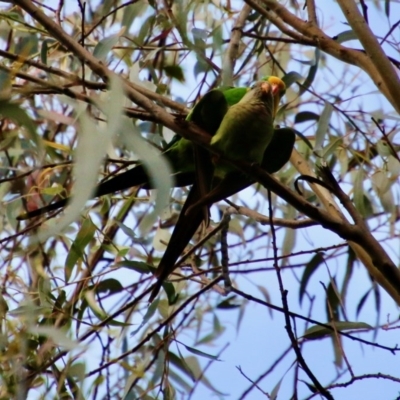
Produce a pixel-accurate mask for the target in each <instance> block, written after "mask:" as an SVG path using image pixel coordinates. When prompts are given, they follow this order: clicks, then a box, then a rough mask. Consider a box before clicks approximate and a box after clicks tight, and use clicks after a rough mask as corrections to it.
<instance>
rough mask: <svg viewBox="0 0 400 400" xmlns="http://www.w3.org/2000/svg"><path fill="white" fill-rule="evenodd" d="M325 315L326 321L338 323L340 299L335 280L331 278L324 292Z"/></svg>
mask: <svg viewBox="0 0 400 400" xmlns="http://www.w3.org/2000/svg"><path fill="white" fill-rule="evenodd" d="M326 302H327V303H326V315H327V319H328V320H331V319H333V320H334V321H339V308H340V305H341V301H340V298H339V297H338V291H337V287H336V282H335V278H332V279H331V281H330V283H329V286H328V289H327V291H326ZM331 313H332V314H331Z"/></svg>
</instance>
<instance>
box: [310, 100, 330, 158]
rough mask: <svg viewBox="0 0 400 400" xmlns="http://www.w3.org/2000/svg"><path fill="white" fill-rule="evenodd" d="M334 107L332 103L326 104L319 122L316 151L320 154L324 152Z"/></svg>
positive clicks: (316, 134)
mask: <svg viewBox="0 0 400 400" xmlns="http://www.w3.org/2000/svg"><path fill="white" fill-rule="evenodd" d="M332 112H333V106H332V104H331V103H328V102H325V107H324V109H323V110H322V113H321V117H320V118H319V121H318V127H317V132H316V133H315V146H314V151H317V152H319V151H320V150H322V148H323V145H324V141H325V136H326V134H327V133H328V130H329V122H330V120H331V116H332Z"/></svg>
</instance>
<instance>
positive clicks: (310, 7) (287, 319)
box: [0, 0, 400, 399]
mask: <svg viewBox="0 0 400 400" xmlns="http://www.w3.org/2000/svg"><path fill="white" fill-rule="evenodd" d="M48 3H49V4H48ZM72 3H74V4H73V5H72ZM99 3H100V4H99ZM322 3H323V4H322ZM396 10H397V11H399V7H398V4H395V3H394V2H392V1H390V0H385V1H378V0H374V1H372V2H369V3H368V5H367V4H366V3H365V2H364V1H360V2H359V3H357V4H356V2H355V1H354V0H338V1H337V2H333V1H326V2H315V1H314V0H307V1H305V4H304V6H303V4H302V3H301V4H299V3H298V2H297V1H290V2H278V1H276V0H261V1H256V0H246V1H245V2H241V1H228V0H227V1H208V0H203V1H198V0H191V1H190V0H168V1H167V0H166V1H154V0H152V1H151V0H149V1H144V0H136V1H135V0H134V1H127V2H120V1H109V0H106V1H103V2H98V1H87V2H82V1H78V2H76V3H75V2H56V1H53V2H43V4H42V5H40V4H39V3H38V2H31V1H29V0H15V1H13V2H11V4H6V5H3V6H2V9H1V13H0V18H1V19H0V21H1V22H0V28H1V29H0V34H1V42H2V46H1V50H0V55H1V57H2V62H1V64H0V87H1V98H0V116H1V125H0V126H1V130H0V143H1V146H0V159H1V169H0V183H1V186H0V194H1V201H2V211H3V212H2V213H1V220H0V221H1V226H2V232H1V236H0V243H1V256H2V258H1V260H2V261H1V263H0V268H1V271H2V274H1V276H2V277H1V284H2V291H1V294H0V305H1V306H0V316H1V319H2V320H1V332H0V339H1V358H0V360H1V361H0V376H1V385H0V387H1V388H0V393H1V396H0V397H1V398H17V397H18V398H24V396H26V395H29V396H32V397H31V398H48V396H54V397H57V398H75V399H83V398H93V399H98V398H126V399H136V398H141V399H142V398H143V399H151V398H156V396H157V395H158V396H159V398H160V397H161V396H163V398H166V399H169V398H195V396H199V398H206V397H207V396H208V397H209V396H211V395H216V396H219V397H220V398H224V397H225V396H227V395H228V393H227V392H229V394H230V395H231V396H233V398H255V397H253V396H269V397H270V398H271V399H275V398H277V396H278V395H279V396H284V397H285V398H299V397H302V398H314V397H318V396H320V397H323V398H327V399H332V398H355V397H354V395H352V393H354V392H352V390H353V389H354V388H355V389H357V388H360V387H366V388H368V387H369V386H368V385H370V382H372V383H375V382H376V381H375V380H376V379H377V378H380V379H381V382H382V381H383V382H384V385H383V386H382V387H385V388H386V390H387V392H386V393H390V394H388V396H389V397H388V398H394V397H395V396H396V394H398V392H399V379H398V378H397V377H396V376H394V375H393V373H392V372H391V369H390V361H389V360H391V359H392V357H393V354H394V355H395V356H397V354H398V349H397V347H396V340H397V339H395V338H394V337H392V336H390V335H389V331H394V332H396V322H397V317H396V315H395V314H394V313H396V307H397V305H399V304H400V272H399V270H398V259H399V245H398V243H399V222H398V220H399V198H400V196H399V195H400V186H399V175H400V159H399V149H400V147H399V146H400V137H399V134H398V132H399V113H400V96H399V93H400V80H399V78H398V70H399V66H400V61H399V60H398V59H397V58H396V57H398V54H399V53H398V52H399V40H398V25H399V24H398V22H396ZM397 15H398V13H397ZM396 32H397V33H396ZM265 75H276V76H280V77H282V78H283V79H284V80H285V82H286V84H287V87H288V90H287V93H286V96H285V97H284V98H283V102H282V103H281V109H280V111H279V113H278V116H277V118H276V123H277V124H279V125H280V126H288V127H292V128H294V129H295V130H296V132H297V133H298V135H297V140H296V144H295V150H294V151H293V153H292V156H291V159H290V162H289V163H288V164H287V165H286V166H285V167H284V168H283V169H282V170H281V171H279V172H278V173H276V174H274V176H272V177H271V176H270V175H268V174H267V173H265V171H263V170H262V169H261V168H260V167H258V166H257V165H250V164H249V163H246V162H237V163H236V166H237V167H238V168H240V169H241V170H242V171H245V172H246V173H247V174H248V175H250V176H252V177H253V178H255V179H257V181H258V182H259V184H257V185H254V186H253V187H251V188H249V189H247V190H245V191H244V192H242V193H240V194H237V195H235V196H234V197H232V198H231V199H230V202H229V203H228V205H227V203H226V202H220V203H218V204H215V205H214V206H213V208H212V223H211V224H210V226H209V227H207V228H206V229H203V230H202V231H200V232H198V233H197V234H196V236H195V237H194V238H193V241H192V242H191V246H190V247H191V249H192V252H191V255H190V257H187V258H186V259H185V261H184V262H183V263H182V264H181V266H180V268H179V269H177V270H176V274H174V275H173V276H171V277H170V278H171V279H170V282H168V283H167V284H166V285H165V291H163V293H161V294H160V295H159V296H158V298H157V299H156V301H154V302H153V303H152V304H151V305H149V304H148V301H147V299H148V295H149V293H150V291H151V285H152V284H153V283H154V280H153V279H152V272H153V271H154V268H155V266H157V263H158V261H159V260H160V257H161V255H162V254H163V251H164V249H165V243H166V242H167V241H168V238H169V236H170V232H171V230H172V229H173V225H174V222H175V221H176V218H177V215H178V213H179V211H180V209H181V208H182V204H183V202H184V200H185V198H186V195H187V189H186V188H183V189H176V188H175V189H171V187H172V184H173V182H172V181H171V179H170V173H169V167H168V164H167V163H166V162H165V160H163V159H162V157H159V150H160V149H161V148H162V147H163V146H164V145H165V143H166V142H168V141H170V140H171V138H172V136H173V134H174V133H177V134H179V135H182V136H184V137H186V138H189V139H190V140H193V141H194V142H195V143H197V144H201V145H203V146H205V147H207V145H208V143H209V136H208V135H207V134H206V132H204V131H202V130H201V129H199V128H198V127H197V126H196V125H194V124H190V123H184V122H183V120H184V118H185V116H186V115H187V113H188V111H189V110H190V108H191V107H192V105H193V104H195V102H196V101H197V100H198V99H199V98H200V97H201V96H202V95H204V93H206V92H207V91H208V90H209V89H211V88H215V87H218V86H250V85H251V84H252V83H253V82H254V81H256V80H257V79H260V78H261V77H263V76H265ZM396 136H397V138H396ZM138 160H142V161H144V163H145V166H146V168H147V169H148V172H149V174H150V175H151V177H152V182H153V185H154V186H155V187H156V188H157V190H155V191H148V190H143V189H140V188H138V187H133V188H131V189H130V190H126V191H124V192H122V193H116V194H113V195H108V196H105V197H103V198H100V199H95V200H92V201H90V202H88V199H89V198H90V196H91V193H92V191H93V188H94V187H95V185H96V183H97V182H98V181H99V180H100V179H102V178H106V177H110V176H112V175H113V174H116V173H118V172H120V171H122V170H123V169H125V168H129V167H130V166H131V165H132V164H135V163H137V161H138ZM71 193H72V194H73V196H74V197H73V201H72V202H71V204H70V205H69V206H68V208H67V209H66V210H65V211H63V213H62V214H60V213H59V212H56V213H50V214H47V215H46V216H45V217H40V218H36V219H33V220H27V221H23V222H19V221H17V219H16V217H17V216H18V215H20V214H21V213H23V212H25V211H29V210H34V209H36V208H39V207H41V206H43V205H45V204H48V203H50V202H52V201H54V200H56V199H59V198H64V197H66V196H68V195H70V194H71ZM220 221H222V222H221V223H220ZM204 235H208V236H207V237H208V239H207V241H205V242H204V241H201V239H202V237H203V236H204ZM220 238H222V241H220ZM221 254H222V255H221ZM223 255H227V256H228V257H229V270H230V278H231V280H232V283H233V288H232V289H231V291H230V293H227V289H226V288H224V285H223V283H222V278H221V264H224V265H225V263H226V257H224V256H223ZM225 277H226V275H225ZM223 295H225V297H223ZM266 310H267V311H268V313H266V312H265V311H266ZM265 320H266V321H267V323H268V327H266V326H264V325H263V329H261V330H260V329H254V328H252V326H253V324H255V326H258V325H257V324H258V323H261V321H264V322H265ZM241 339H242V341H241V342H240V343H241V345H240V353H239V354H238V359H239V360H240V361H239V364H240V365H239V366H238V368H237V370H229V372H228V369H224V366H223V365H222V364H224V362H223V361H221V360H222V359H223V358H224V354H226V352H228V351H229V346H228V345H227V344H226V343H227V342H228V341H235V340H238V341H239V340H241ZM260 343H262V345H260ZM321 345H322V346H321ZM253 346H257V349H256V351H255V350H254V347H253ZM258 346H261V347H258ZM357 347H360V348H361V353H357V349H356V348H357ZM332 349H333V356H332ZM371 350H373V352H372V351H371ZM251 354H254V357H255V359H252V360H251V361H252V362H250V358H251V356H250V355H251ZM271 354H272V356H271ZM357 354H358V356H357ZM360 354H364V355H363V357H364V358H365V360H364V361H365V363H364V364H362V365H359V364H357V362H356V361H357V357H361V356H360ZM375 357H377V358H379V359H382V362H381V363H378V362H374V360H375ZM259 358H261V361H260V359H259ZM322 360H323V361H322ZM249 362H250V364H249ZM321 363H322V364H321ZM255 364H256V365H255ZM221 365H222V366H221ZM225 365H226V364H225ZM282 383H283V384H282ZM232 392H233V393H232ZM343 393H344V394H343ZM340 396H344V397H340ZM363 398H368V396H364V397H363ZM371 398H377V397H376V394H374V395H373V397H371ZM381 398H383V397H381Z"/></svg>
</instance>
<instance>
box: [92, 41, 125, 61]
mask: <svg viewBox="0 0 400 400" xmlns="http://www.w3.org/2000/svg"><path fill="white" fill-rule="evenodd" d="M119 36H120V35H111V36H108V37H106V38H104V39H102V40H100V42H98V43H97V45H96V47H95V48H94V50H93V56H94V57H96V58H97V59H98V60H100V61H103V62H104V61H106V59H107V55H108V53H109V52H110V51H111V50H112V48H113V47H114V46H115V45H116V44H117V43H118V40H119Z"/></svg>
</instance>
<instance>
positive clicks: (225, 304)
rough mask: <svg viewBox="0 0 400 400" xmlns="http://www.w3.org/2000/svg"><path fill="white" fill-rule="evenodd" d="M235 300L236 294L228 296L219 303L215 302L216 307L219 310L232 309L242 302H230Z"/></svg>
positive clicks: (239, 305)
mask: <svg viewBox="0 0 400 400" xmlns="http://www.w3.org/2000/svg"><path fill="white" fill-rule="evenodd" d="M235 300H237V296H229V297H228V298H226V299H224V300H223V301H221V302H220V303H218V304H217V306H216V308H218V309H220V310H232V309H236V308H240V307H241V304H242V303H239V302H238V303H232V302H233V301H235Z"/></svg>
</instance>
